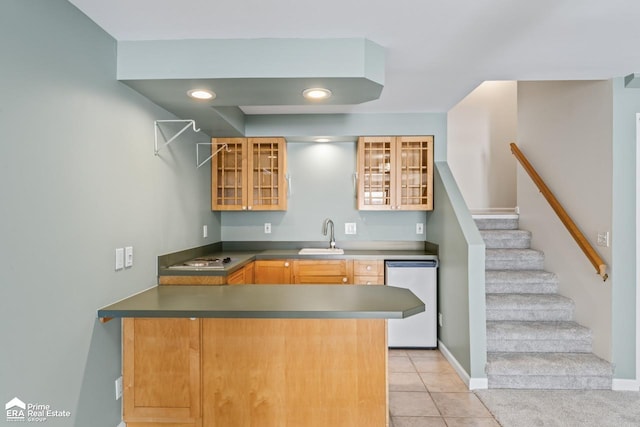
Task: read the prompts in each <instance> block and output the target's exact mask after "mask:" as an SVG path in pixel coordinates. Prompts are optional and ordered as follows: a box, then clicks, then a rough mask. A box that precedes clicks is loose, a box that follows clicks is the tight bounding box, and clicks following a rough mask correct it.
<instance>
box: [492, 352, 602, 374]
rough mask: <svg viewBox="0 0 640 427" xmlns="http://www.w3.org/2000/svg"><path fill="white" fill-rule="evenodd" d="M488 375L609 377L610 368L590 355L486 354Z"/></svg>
mask: <svg viewBox="0 0 640 427" xmlns="http://www.w3.org/2000/svg"><path fill="white" fill-rule="evenodd" d="M486 372H487V375H518V376H530V375H534V376H535V375H539V376H596V377H601V376H602V377H611V376H612V375H613V369H612V367H611V364H610V363H609V362H607V361H606V360H603V359H601V358H599V357H598V356H596V355H595V354H593V353H488V354H487V368H486Z"/></svg>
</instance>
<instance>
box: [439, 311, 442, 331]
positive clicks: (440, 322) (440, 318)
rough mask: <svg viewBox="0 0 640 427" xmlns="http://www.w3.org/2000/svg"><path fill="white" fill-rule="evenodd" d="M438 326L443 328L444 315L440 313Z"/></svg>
mask: <svg viewBox="0 0 640 427" xmlns="http://www.w3.org/2000/svg"><path fill="white" fill-rule="evenodd" d="M438 325H440V327H441V328H442V313H438Z"/></svg>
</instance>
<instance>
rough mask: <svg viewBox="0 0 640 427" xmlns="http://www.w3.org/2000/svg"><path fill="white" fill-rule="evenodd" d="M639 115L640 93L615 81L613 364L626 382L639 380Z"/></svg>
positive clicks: (621, 79)
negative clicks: (637, 129)
mask: <svg viewBox="0 0 640 427" xmlns="http://www.w3.org/2000/svg"><path fill="white" fill-rule="evenodd" d="M636 113H640V89H636V88H629V89H626V88H625V87H624V79H623V78H622V77H620V78H616V79H613V232H612V234H613V235H614V236H616V237H615V238H614V239H612V258H613V262H614V264H613V271H612V274H611V276H612V277H614V278H615V286H614V287H613V289H612V292H613V294H612V307H611V311H612V315H613V317H612V362H613V363H614V364H615V366H616V370H615V377H616V378H623V379H635V378H636V357H637V356H636V310H637V309H638V307H636V286H637V284H636V268H637V266H636V216H637V215H638V213H637V212H636V194H637V189H636V176H635V174H636Z"/></svg>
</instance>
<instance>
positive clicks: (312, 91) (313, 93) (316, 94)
mask: <svg viewBox="0 0 640 427" xmlns="http://www.w3.org/2000/svg"><path fill="white" fill-rule="evenodd" d="M302 96H304V97H305V98H307V99H313V100H319V99H327V98H329V97H330V96H331V91H330V90H329V89H325V88H323V87H312V88H309V89H305V90H304V91H303V92H302Z"/></svg>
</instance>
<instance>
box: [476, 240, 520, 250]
mask: <svg viewBox="0 0 640 427" xmlns="http://www.w3.org/2000/svg"><path fill="white" fill-rule="evenodd" d="M483 240H484V244H485V247H486V248H487V249H529V247H530V246H531V241H530V240H529V239H489V238H485V239H483Z"/></svg>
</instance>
